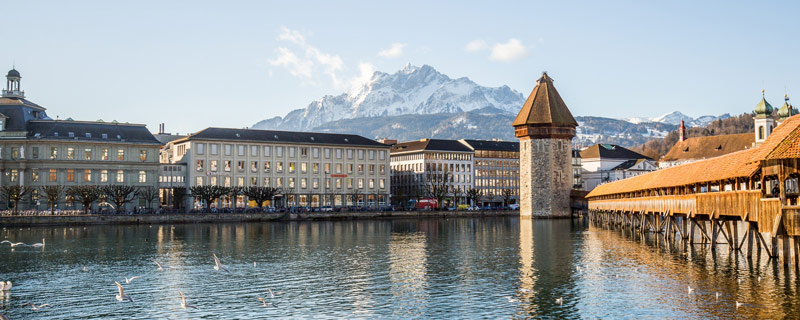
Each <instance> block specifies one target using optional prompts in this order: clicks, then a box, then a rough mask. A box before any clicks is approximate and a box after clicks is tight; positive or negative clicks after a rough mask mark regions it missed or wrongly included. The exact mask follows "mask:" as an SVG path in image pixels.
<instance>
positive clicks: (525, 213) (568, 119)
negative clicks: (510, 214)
mask: <svg viewBox="0 0 800 320" xmlns="http://www.w3.org/2000/svg"><path fill="white" fill-rule="evenodd" d="M512 125H513V126H514V135H516V137H517V138H519V140H520V147H519V148H520V153H519V157H520V164H519V165H520V175H519V176H520V186H519V188H520V216H521V217H523V218H530V217H534V218H560V217H569V216H570V191H571V190H572V166H571V164H572V138H573V137H575V127H577V126H578V122H576V121H575V118H573V117H572V113H570V112H569V109H568V108H567V105H566V104H565V103H564V100H561V96H560V95H559V94H558V91H556V88H555V87H554V86H553V79H551V78H550V77H549V76H548V75H547V73H546V72H545V73H543V74H542V77H541V78H539V80H537V81H536V87H534V88H533V92H531V95H530V96H529V97H528V100H527V101H525V104H524V105H523V106H522V110H520V112H519V114H518V115H517V118H516V119H514V123H513V124H512Z"/></svg>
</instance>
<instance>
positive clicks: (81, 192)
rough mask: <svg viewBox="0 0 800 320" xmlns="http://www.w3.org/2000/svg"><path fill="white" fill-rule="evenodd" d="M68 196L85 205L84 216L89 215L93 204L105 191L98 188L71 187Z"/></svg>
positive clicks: (68, 189) (67, 191)
mask: <svg viewBox="0 0 800 320" xmlns="http://www.w3.org/2000/svg"><path fill="white" fill-rule="evenodd" d="M66 194H67V196H68V197H69V198H71V199H74V200H75V201H78V202H80V203H81V204H82V205H83V214H89V210H90V209H91V208H92V203H94V202H95V201H97V200H99V199H100V197H101V196H102V195H103V190H102V189H100V187H98V186H71V187H69V188H67V190H66Z"/></svg>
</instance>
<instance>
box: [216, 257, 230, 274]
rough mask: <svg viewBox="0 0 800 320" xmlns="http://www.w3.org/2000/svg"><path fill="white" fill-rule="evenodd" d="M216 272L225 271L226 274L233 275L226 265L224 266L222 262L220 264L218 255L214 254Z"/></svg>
mask: <svg viewBox="0 0 800 320" xmlns="http://www.w3.org/2000/svg"><path fill="white" fill-rule="evenodd" d="M214 270H217V271H219V270H225V272H227V273H231V272H230V271H228V268H226V267H225V266H224V265H222V262H219V258H217V254H216V253H215V254H214Z"/></svg>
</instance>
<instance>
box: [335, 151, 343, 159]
mask: <svg viewBox="0 0 800 320" xmlns="http://www.w3.org/2000/svg"><path fill="white" fill-rule="evenodd" d="M341 158H342V149H336V159H341Z"/></svg>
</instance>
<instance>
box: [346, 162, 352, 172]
mask: <svg viewBox="0 0 800 320" xmlns="http://www.w3.org/2000/svg"><path fill="white" fill-rule="evenodd" d="M347 173H353V164H352V163H348V164H347Z"/></svg>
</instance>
